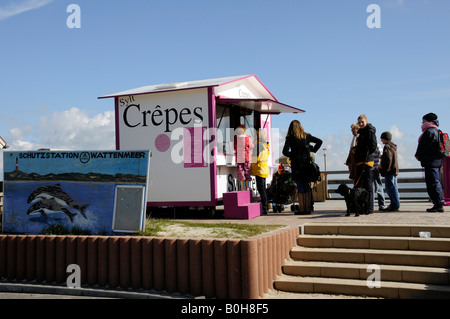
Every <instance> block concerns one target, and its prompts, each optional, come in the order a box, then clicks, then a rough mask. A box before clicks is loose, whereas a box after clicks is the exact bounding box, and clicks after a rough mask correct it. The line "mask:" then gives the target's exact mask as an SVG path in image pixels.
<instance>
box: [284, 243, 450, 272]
mask: <svg viewBox="0 0 450 319" xmlns="http://www.w3.org/2000/svg"><path fill="white" fill-rule="evenodd" d="M291 257H292V258H293V259H294V260H309V261H328V262H345V263H367V264H383V265H407V266H424V267H441V268H448V267H449V265H450V253H449V252H433V251H411V250H406V251H405V250H381V249H348V248H305V247H294V248H293V249H292V250H291Z"/></svg>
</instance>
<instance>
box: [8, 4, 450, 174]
mask: <svg viewBox="0 0 450 319" xmlns="http://www.w3.org/2000/svg"><path fill="white" fill-rule="evenodd" d="M72 3H73V4H77V5H79V7H80V9H81V28H79V29H69V28H68V27H67V25H66V20H67V18H68V17H69V15H70V13H68V12H66V10H67V7H68V6H69V5H70V4H72ZM369 4H377V5H379V6H380V9H381V28H379V29H370V28H368V26H367V24H366V20H367V18H368V17H369V15H370V14H371V13H368V12H366V9H367V7H368V5H369ZM449 16H450V1H448V0H370V1H365V0H340V1H338V0H279V1H271V0H270V1H267V0H240V1H235V0H230V1H216V0H208V1H206V0H190V1H182V0H164V1H148V0H131V1H124V0H70V1H65V0H14V1H12V0H0V41H1V45H2V49H1V50H0V70H1V71H0V72H1V73H0V74H1V77H0V93H1V95H0V128H1V129H0V135H1V136H2V137H3V138H4V139H5V140H6V141H7V142H8V144H9V145H10V147H11V150H34V149H37V148H39V147H47V148H52V149H75V150H84V149H113V148H114V114H113V104H114V103H113V100H112V99H105V100H98V99H97V97H98V96H101V95H105V94H109V93H114V92H118V91H122V90H126V89H131V88H135V87H139V86H143V85H151V84H160V83H171V82H178V81H189V80H200V79H207V78H216V77H225V76H233V75H242V74H256V75H257V76H258V77H259V78H260V79H261V81H262V82H263V83H264V84H265V85H266V86H267V87H268V88H269V90H270V91H271V92H272V93H273V94H274V95H275V96H276V97H277V98H278V99H279V100H280V101H281V102H283V103H286V104H290V105H293V106H296V107H299V108H302V109H305V110H306V111H307V112H306V113H305V114H299V115H292V114H288V115H280V116H277V117H275V118H274V126H275V127H277V128H279V129H280V131H281V135H282V136H283V134H284V131H285V130H286V129H287V127H288V125H289V123H290V121H291V120H292V119H298V120H300V121H301V122H302V124H303V126H304V128H305V130H306V131H308V132H310V133H311V134H313V135H315V136H317V137H319V138H321V139H323V141H324V145H323V148H327V150H328V152H327V153H328V154H327V164H328V165H327V166H328V169H345V166H344V165H343V162H344V161H345V158H346V155H347V153H348V147H349V144H350V139H351V133H350V124H351V123H353V122H355V121H356V119H357V117H358V116H359V115H360V114H366V115H367V117H368V119H369V122H371V123H372V124H373V125H374V126H375V127H376V128H377V132H378V133H377V136H378V137H379V136H380V135H381V133H382V132H383V131H387V130H390V131H391V132H392V133H393V136H394V142H396V143H397V144H398V146H399V155H400V165H401V167H404V168H406V167H419V164H418V163H417V162H416V161H415V159H414V152H415V148H416V145H417V139H418V137H419V135H420V134H421V131H420V125H421V118H422V116H423V115H424V114H426V113H428V112H435V113H436V114H438V116H439V119H440V123H441V129H442V130H445V131H448V132H450V58H449V57H450V41H448V37H449V34H450V19H449V18H448V17H449ZM321 157H322V151H320V152H319V154H318V162H319V164H321V163H322V160H321Z"/></svg>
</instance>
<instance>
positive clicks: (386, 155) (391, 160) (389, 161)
mask: <svg viewBox="0 0 450 319" xmlns="http://www.w3.org/2000/svg"><path fill="white" fill-rule="evenodd" d="M380 166H381V169H380V174H381V176H386V175H395V176H397V175H398V172H399V169H398V159H397V145H396V144H394V143H392V142H391V141H389V142H387V143H386V144H384V149H383V155H381V159H380Z"/></svg>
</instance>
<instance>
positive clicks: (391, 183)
mask: <svg viewBox="0 0 450 319" xmlns="http://www.w3.org/2000/svg"><path fill="white" fill-rule="evenodd" d="M381 142H382V143H383V144H384V149H383V155H382V156H381V160H380V166H378V170H379V172H380V174H381V176H383V177H384V180H385V184H386V193H387V194H388V195H389V199H390V200H391V203H390V205H389V206H388V207H387V208H386V209H384V211H390V212H396V211H398V209H399V208H400V196H399V194H398V186H397V175H398V172H399V169H398V159H397V145H396V144H394V143H392V134H391V133H390V132H383V133H382V134H381Z"/></svg>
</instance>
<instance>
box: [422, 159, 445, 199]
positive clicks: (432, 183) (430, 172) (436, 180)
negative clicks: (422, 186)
mask: <svg viewBox="0 0 450 319" xmlns="http://www.w3.org/2000/svg"><path fill="white" fill-rule="evenodd" d="M425 182H426V184H427V191H428V195H429V196H430V198H431V201H432V202H433V204H434V205H442V204H443V203H444V196H443V192H442V174H441V168H440V167H439V168H434V167H425Z"/></svg>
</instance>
